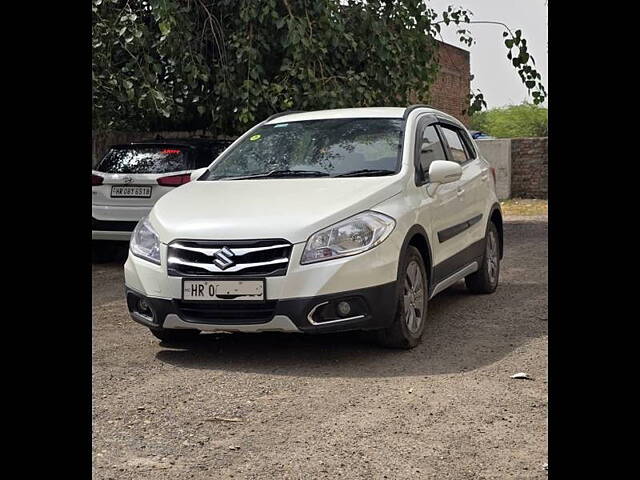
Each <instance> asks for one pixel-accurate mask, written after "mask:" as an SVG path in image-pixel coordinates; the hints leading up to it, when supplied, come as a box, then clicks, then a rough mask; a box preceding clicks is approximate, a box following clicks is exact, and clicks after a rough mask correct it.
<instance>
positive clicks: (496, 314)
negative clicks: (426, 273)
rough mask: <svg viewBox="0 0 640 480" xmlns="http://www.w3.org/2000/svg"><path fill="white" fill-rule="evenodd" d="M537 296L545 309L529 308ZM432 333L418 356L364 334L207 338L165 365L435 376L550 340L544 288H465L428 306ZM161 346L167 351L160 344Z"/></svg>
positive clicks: (165, 354)
mask: <svg viewBox="0 0 640 480" xmlns="http://www.w3.org/2000/svg"><path fill="white" fill-rule="evenodd" d="M536 296H537V297H538V298H539V303H540V302H541V303H542V304H543V305H542V307H543V308H535V306H532V305H530V303H531V299H532V297H536ZM429 305H430V311H429V319H428V325H427V329H426V331H425V335H424V338H423V341H422V343H421V344H420V345H419V346H418V347H416V348H415V349H413V350H410V351H399V350H387V349H383V348H380V347H378V346H376V345H375V343H373V342H372V341H371V340H370V339H367V338H366V337H365V336H364V335H361V334H359V333H357V332H356V333H343V334H325V335H317V336H312V335H299V334H285V333H260V334H227V333H221V334H203V335H201V338H199V339H198V340H196V341H194V342H190V343H189V344H186V345H182V346H181V347H180V348H178V349H163V350H160V351H159V352H158V353H157V354H156V357H157V358H158V359H159V360H161V361H163V362H166V363H169V364H172V365H175V366H178V367H182V368H194V369H210V370H226V371H243V372H254V373H261V374H272V375H285V376H312V377H323V376H326V377H393V376H414V375H438V374H449V373H460V372H464V371H469V370H474V369H477V368H480V367H482V366H485V365H488V364H491V363H494V362H495V361H497V360H499V359H500V358H502V357H504V356H506V355H508V354H509V353H510V352H512V351H513V350H514V349H515V348H517V347H519V346H521V345H523V344H524V343H527V342H528V341H530V340H531V339H534V338H538V337H541V336H544V335H546V331H547V325H546V323H547V322H546V285H536V284H522V285H520V284H505V285H501V286H500V288H499V290H498V291H497V292H496V293H495V294H493V295H484V296H478V295H472V294H469V293H468V292H467V291H466V289H465V287H464V284H463V283H462V282H461V283H459V284H458V285H454V286H453V287H451V288H450V289H449V290H447V291H445V292H443V293H442V294H440V295H439V296H437V297H436V298H434V299H433V300H432V301H431V302H430V304H429ZM160 346H161V347H162V346H164V345H163V344H160Z"/></svg>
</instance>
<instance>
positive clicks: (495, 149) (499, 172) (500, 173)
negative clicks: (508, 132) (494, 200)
mask: <svg viewBox="0 0 640 480" xmlns="http://www.w3.org/2000/svg"><path fill="white" fill-rule="evenodd" d="M476 144H477V145H478V148H479V149H480V153H481V154H482V156H483V157H484V158H486V159H487V160H488V161H489V163H490V164H491V166H492V167H493V168H495V169H496V193H497V194H498V199H499V200H506V199H507V198H510V197H511V139H509V138H500V139H496V140H476Z"/></svg>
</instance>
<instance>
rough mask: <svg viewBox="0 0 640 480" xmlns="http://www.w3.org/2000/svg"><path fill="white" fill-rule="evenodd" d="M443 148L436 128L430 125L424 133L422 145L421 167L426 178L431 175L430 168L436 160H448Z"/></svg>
mask: <svg viewBox="0 0 640 480" xmlns="http://www.w3.org/2000/svg"><path fill="white" fill-rule="evenodd" d="M446 159H447V157H446V156H445V154H444V149H443V148H442V142H441V141H440V137H439V136H438V132H437V131H436V127H435V126H433V125H429V126H428V127H426V128H425V129H424V131H423V133H422V143H421V145H420V165H421V166H422V172H423V173H424V175H425V176H426V175H427V174H428V173H429V166H430V165H431V162H433V161H434V160H446Z"/></svg>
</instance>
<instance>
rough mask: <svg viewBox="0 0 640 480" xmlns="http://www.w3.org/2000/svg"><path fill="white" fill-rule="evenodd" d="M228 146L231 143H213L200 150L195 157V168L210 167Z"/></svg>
mask: <svg viewBox="0 0 640 480" xmlns="http://www.w3.org/2000/svg"><path fill="white" fill-rule="evenodd" d="M229 145H231V142H221V143H214V144H212V145H209V146H207V147H206V148H202V149H200V150H199V151H198V154H197V157H196V168H203V167H208V166H209V165H211V162H213V161H214V160H215V159H216V158H218V155H220V154H221V153H222V152H223V151H224V150H225V149H226V148H227V147H228V146H229Z"/></svg>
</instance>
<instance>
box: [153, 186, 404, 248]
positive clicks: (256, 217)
mask: <svg viewBox="0 0 640 480" xmlns="http://www.w3.org/2000/svg"><path fill="white" fill-rule="evenodd" d="M401 190H402V180H401V175H392V176H388V177H356V178H353V177H352V178H304V179H300V178H297V179H291V178H287V179H254V180H226V181H196V182H191V183H187V184H186V185H183V186H181V187H178V188H176V189H175V190H174V191H172V192H169V193H168V194H166V195H165V196H163V197H162V198H161V199H160V200H158V202H157V203H156V204H155V206H154V208H153V210H152V211H151V214H150V218H149V219H150V221H151V224H152V225H153V226H154V228H155V229H156V231H157V232H158V235H159V237H160V241H161V242H163V243H169V242H171V241H173V240H176V239H194V240H195V239H198V240H250V239H267V238H283V239H285V240H288V241H289V242H291V243H299V242H304V241H306V240H307V238H308V237H309V236H310V235H311V234H312V233H314V232H316V231H318V230H320V229H322V228H324V227H327V226H329V225H332V224H333V223H336V222H338V221H340V220H343V219H344V218H347V217H349V216H351V215H354V214H356V213H359V212H362V211H364V210H367V209H370V208H372V207H374V206H375V205H377V204H378V203H380V202H383V201H384V200H386V199H388V198H390V197H392V196H394V195H396V194H398V193H399V192H400V191H401Z"/></svg>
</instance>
